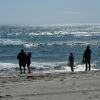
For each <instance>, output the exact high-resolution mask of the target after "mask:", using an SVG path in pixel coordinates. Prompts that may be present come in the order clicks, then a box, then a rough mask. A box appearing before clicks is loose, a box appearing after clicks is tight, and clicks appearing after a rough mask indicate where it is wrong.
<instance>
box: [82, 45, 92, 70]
mask: <svg viewBox="0 0 100 100" xmlns="http://www.w3.org/2000/svg"><path fill="white" fill-rule="evenodd" d="M90 59H91V49H90V47H89V46H87V48H86V49H85V51H84V54H83V61H84V62H85V64H86V69H85V71H87V70H89V71H90V70H91V65H90ZM88 67H89V69H88Z"/></svg>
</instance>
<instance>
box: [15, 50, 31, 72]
mask: <svg viewBox="0 0 100 100" xmlns="http://www.w3.org/2000/svg"><path fill="white" fill-rule="evenodd" d="M17 59H18V60H19V68H20V73H21V74H22V68H23V69H24V74H25V68H26V66H27V69H28V73H31V70H30V64H31V53H27V52H24V50H23V49H22V50H21V52H20V53H19V54H18V55H17Z"/></svg>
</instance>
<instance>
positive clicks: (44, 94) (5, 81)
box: [0, 71, 100, 100]
mask: <svg viewBox="0 0 100 100" xmlns="http://www.w3.org/2000/svg"><path fill="white" fill-rule="evenodd" d="M0 100H100V71H91V72H75V73H70V72H55V73H42V72H41V73H34V74H33V73H32V74H22V75H20V74H19V75H18V74H12V75H0Z"/></svg>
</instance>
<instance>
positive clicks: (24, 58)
mask: <svg viewBox="0 0 100 100" xmlns="http://www.w3.org/2000/svg"><path fill="white" fill-rule="evenodd" d="M17 59H18V60H19V68H20V73H21V74H22V68H23V69H24V73H25V68H26V66H27V69H28V72H29V73H31V70H30V64H31V53H27V52H24V50H23V49H22V50H21V52H20V53H19V54H18V55H17ZM90 59H91V49H90V47H89V46H87V48H86V49H85V51H84V54H83V60H82V62H84V63H85V64H86V68H85V71H90V70H91V65H90ZM68 65H69V66H70V67H71V71H72V72H74V56H73V53H72V52H71V53H70V56H69V59H68Z"/></svg>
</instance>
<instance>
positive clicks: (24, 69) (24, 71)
mask: <svg viewBox="0 0 100 100" xmlns="http://www.w3.org/2000/svg"><path fill="white" fill-rule="evenodd" d="M23 68H24V74H25V66H23Z"/></svg>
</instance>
